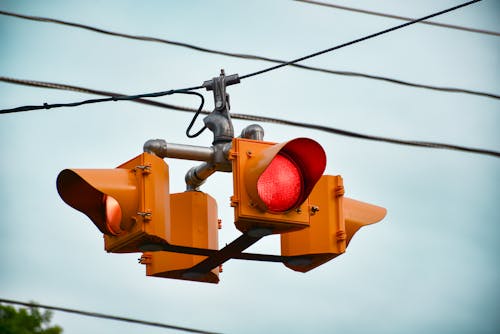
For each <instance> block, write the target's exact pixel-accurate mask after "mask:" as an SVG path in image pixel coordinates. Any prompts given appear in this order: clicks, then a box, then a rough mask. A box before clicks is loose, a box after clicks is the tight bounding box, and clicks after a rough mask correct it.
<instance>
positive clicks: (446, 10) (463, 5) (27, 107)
mask: <svg viewBox="0 0 500 334" xmlns="http://www.w3.org/2000/svg"><path fill="white" fill-rule="evenodd" d="M479 1H481V0H472V1H468V2H465V3H462V4H460V5H457V6H454V7H451V8H448V9H445V10H442V11H439V12H436V13H433V14H430V15H427V16H424V17H421V18H419V19H416V20H414V21H411V22H406V23H403V24H400V25H398V26H394V27H392V28H388V29H385V30H382V31H379V32H376V33H374V34H370V35H367V36H364V37H361V38H358V39H355V40H352V41H350V42H347V43H343V44H339V45H336V46H333V47H331V48H328V49H324V50H321V51H318V52H315V53H312V54H309V55H307V56H303V57H300V58H297V59H295V60H291V61H288V62H286V63H283V64H279V65H275V66H271V67H268V68H265V69H262V70H260V71H256V72H252V73H249V74H245V75H243V76H241V77H240V80H243V79H247V78H250V77H253V76H256V75H260V74H264V73H267V72H270V71H274V70H277V69H279V68H282V67H285V66H288V65H293V64H295V63H297V62H300V61H303V60H306V59H310V58H313V57H317V56H319V55H322V54H325V53H328V52H332V51H334V50H338V49H341V48H344V47H346V46H350V45H353V44H356V43H359V42H362V41H365V40H368V39H371V38H374V37H378V36H380V35H383V34H386V33H389V32H392V31H395V30H398V29H401V28H404V27H406V26H409V25H412V24H415V23H417V22H420V21H423V20H426V19H428V18H431V17H435V16H438V15H441V14H444V13H448V12H450V11H453V10H456V9H459V8H462V7H465V6H468V5H471V4H473V3H476V2H479ZM0 13H1V12H0ZM200 88H204V87H203V85H202V86H196V87H190V88H183V89H175V90H169V91H163V92H157V93H147V94H139V95H127V96H113V97H111V98H105V99H93V100H86V101H80V102H73V103H57V104H47V103H44V104H43V105H41V106H21V107H17V108H12V109H2V110H0V114H6V113H12V112H20V111H29V110H38V109H51V108H59V107H76V106H80V105H83V104H90V103H98V102H109V101H120V100H134V99H139V98H142V97H158V96H164V95H171V94H175V93H178V92H180V91H190V90H196V89H200Z"/></svg>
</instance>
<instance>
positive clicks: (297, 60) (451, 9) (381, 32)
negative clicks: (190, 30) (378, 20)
mask: <svg viewBox="0 0 500 334" xmlns="http://www.w3.org/2000/svg"><path fill="white" fill-rule="evenodd" d="M479 1H481V0H472V1H468V2H465V3H463V4H461V5H458V6H454V7H451V8H448V9H445V10H442V11H439V12H436V13H433V14H430V15H427V16H424V17H421V18H419V19H415V20H413V21H411V22H406V23H403V24H400V25H397V26H394V27H392V28H389V29H385V30H382V31H379V32H376V33H374V34H371V35H368V36H364V37H361V38H358V39H355V40H352V41H350V42H347V43H343V44H340V45H337V46H334V47H331V48H328V49H325V50H321V51H318V52H315V53H312V54H310V55H307V56H304V57H300V58H297V59H295V60H291V61H289V62H286V63H284V64H280V65H276V66H272V67H268V68H265V69H263V70H260V71H257V72H253V73H249V74H246V75H243V76H241V77H240V80H243V79H247V78H250V77H253V76H256V75H260V74H264V73H266V72H270V71H273V70H277V69H278V68H281V67H284V66H287V65H291V64H294V63H298V62H300V61H303V60H306V59H310V58H313V57H317V56H319V55H322V54H325V53H328V52H332V51H334V50H338V49H341V48H344V47H346V46H349V45H353V44H356V43H359V42H362V41H366V40H368V39H371V38H374V37H377V36H380V35H383V34H386V33H388V32H391V31H394V30H398V29H401V28H404V27H407V26H409V25H412V24H415V23H418V22H421V21H424V20H427V19H430V18H431V17H435V16H438V15H442V14H445V13H448V12H451V11H453V10H456V9H459V8H462V7H465V6H468V5H471V4H473V3H476V2H479Z"/></svg>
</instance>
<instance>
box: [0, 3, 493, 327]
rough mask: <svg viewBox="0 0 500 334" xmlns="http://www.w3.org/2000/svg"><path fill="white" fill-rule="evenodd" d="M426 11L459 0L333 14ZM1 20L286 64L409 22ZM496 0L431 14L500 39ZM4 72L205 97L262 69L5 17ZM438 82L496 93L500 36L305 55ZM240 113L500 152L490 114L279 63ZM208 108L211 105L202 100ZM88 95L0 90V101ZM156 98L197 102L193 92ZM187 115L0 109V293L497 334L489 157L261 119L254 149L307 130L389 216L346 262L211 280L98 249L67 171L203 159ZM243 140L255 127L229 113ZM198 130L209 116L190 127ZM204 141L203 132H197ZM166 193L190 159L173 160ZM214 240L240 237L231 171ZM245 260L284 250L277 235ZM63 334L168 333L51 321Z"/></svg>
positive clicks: (129, 108) (473, 100)
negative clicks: (71, 194)
mask: <svg viewBox="0 0 500 334" xmlns="http://www.w3.org/2000/svg"><path fill="white" fill-rule="evenodd" d="M335 3H337V4H344V5H351V6H354V7H359V8H364V9H370V10H376V11H384V12H388V13H393V14H399V15H404V16H409V17H420V16H424V15H427V14H430V13H432V12H435V11H439V10H442V9H445V8H448V7H451V6H454V5H457V4H459V3H460V2H459V1H444V0H443V1H431V0H422V1H412V2H410V1H397V0H386V1H377V2H374V1H368V0H366V1H355V2H353V1H340V0H339V1H335ZM0 9H1V10H6V11H13V12H18V13H23V14H27V15H38V16H46V17H52V18H58V19H61V20H68V21H74V22H80V23H84V24H88V25H95V26H97V27H100V28H103V29H109V30H112V31H120V32H124V33H130V34H136V35H145V36H156V37H160V38H166V39H171V40H175V41H182V42H186V43H192V44H195V45H199V46H204V47H207V48H213V49H218V50H225V51H232V52H241V53H253V54H258V55H263V56H269V57H275V58H281V59H294V58H297V57H300V56H303V55H306V54H310V53H313V52H316V51H318V50H322V49H326V48H329V47H331V46H334V45H336V44H340V43H344V42H347V41H350V40H352V39H355V38H359V37H362V36H364V35H368V34H371V33H373V32H376V31H379V30H382V29H385V28H388V27H391V26H394V25H397V24H399V23H400V21H397V20H393V19H387V18H381V17H373V16H369V15H364V14H358V13H352V12H347V11H341V10H336V9H331V8H325V7H320V6H314V5H308V4H303V3H298V2H293V1H264V0H262V1H140V2H139V1H118V0H115V1H97V0H87V1H68V0H64V1H63V0H61V1H55V0H54V1H43V2H42V1H0ZM499 15H500V2H499V1H496V0H485V1H482V2H480V3H477V4H474V5H471V6H469V7H466V8H462V9H459V10H457V11H455V12H452V13H449V14H446V15H443V16H441V17H438V18H436V19H435V20H436V21H439V22H446V23H451V24H457V25H464V26H469V27H475V28H480V29H487V30H494V31H500V20H499ZM0 42H1V43H0V45H1V46H0V50H1V56H0V75H2V76H7V77H14V78H21V79H31V80H40V81H52V82H58V83H65V84H73V85H79V86H84V87H89V88H94V89H102V90H110V91H116V92H120V93H124V94H136V93H148V92H156V91H163V90H168V89H175V88H184V87H191V86H197V85H200V84H201V83H202V82H203V81H204V80H208V79H211V78H212V77H214V76H217V75H218V74H219V71H220V69H221V68H224V69H225V70H226V73H227V74H233V73H238V74H239V75H240V76H241V75H245V74H248V73H251V72H254V71H257V70H260V69H263V68H266V67H268V66H271V64H269V63H264V62H261V61H251V60H243V59H235V58H229V57H224V56H218V55H211V54H206V53H201V52H196V51H193V50H189V49H185V48H180V47H176V46H168V45H162V44H157V43H147V42H141V41H133V40H126V39H121V38H116V37H111V36H106V35H102V34H97V33H93V32H88V31H83V30H79V29H76V28H70V27H64V26H60V25H55V24H51V23H41V22H31V21H26V20H21V19H17V18H12V17H6V16H0ZM305 64H307V65H311V66H318V67H325V68H329V69H335V70H346V71H357V72H364V73H369V74H374V75H383V76H388V77H393V78H397V79H401V80H407V81H411V82H417V83H425V84H432V85H438V86H452V87H460V88H467V89H473V90H481V91H487V92H492V93H496V94H498V93H500V92H499V89H500V75H499V65H500V38H499V37H495V36H487V35H481V34H477V33H470V32H463V31H456V30H451V29H445V28H439V27H432V26H427V25H421V24H420V25H413V26H411V27H407V28H405V29H401V30H398V31H395V32H392V33H389V34H387V35H384V36H381V37H378V38H376V39H372V40H368V41H365V42H362V43H359V44H356V45H353V46H350V47H347V48H344V49H342V50H338V51H335V52H332V53H329V54H326V55H322V56H320V57H316V58H314V59H311V60H308V61H306V62H305ZM228 92H229V93H230V95H231V107H232V111H233V112H235V113H243V114H251V115H263V116H270V117H277V118H284V119H289V120H293V121H303V122H309V123H314V124H321V125H326V126H331V127H336V128H341V129H345V130H351V131H357V132H363V133H368V134H372V135H380V136H387V137H396V138H402V139H412V140H426V141H437V142H445V143H450V144H458V145H464V146H472V147H480V148H486V149H491V150H496V151H499V150H500V131H499V130H498V128H499V125H500V102H499V100H495V99H492V98H486V97H479V96H472V95H465V94H456V93H445V92H437V91H430V90H424V89H416V88H410V87H405V86H400V85H394V84H390V83H386V82H381V81H374V80H367V79H361V78H353V77H343V76H334V75H328V74H322V73H317V72H311V71H305V70H301V69H296V68H291V67H287V68H282V69H280V70H276V71H273V72H270V73H266V74H264V75H260V76H256V77H253V78H249V79H247V80H244V81H242V83H241V84H239V85H235V86H231V87H230V88H228ZM204 95H205V97H206V99H207V103H208V105H207V107H208V108H210V109H211V108H213V101H212V94H211V93H210V92H204ZM92 97H93V96H91V95H86V94H80V93H74V92H67V91H58V90H49V89H42V88H34V87H24V86H18V85H12V84H7V83H0V108H2V109H3V108H12V107H17V106H21V105H29V104H34V105H39V104H42V103H44V102H47V103H64V102H74V101H80V100H84V99H88V98H92ZM157 100H158V101H163V102H166V103H174V104H179V105H184V106H190V107H196V106H197V105H198V99H197V98H196V97H192V96H169V97H163V98H158V99H157ZM191 118H192V114H190V113H183V112H179V111H173V110H168V109H160V108H156V107H152V106H145V105H141V104H137V103H132V102H113V103H101V104H94V105H87V106H81V107H77V108H59V109H52V110H49V111H45V110H44V111H31V112H24V113H14V114H5V115H1V116H0V152H1V161H2V170H1V176H0V203H1V204H0V208H1V215H2V219H1V223H0V254H1V259H2V260H1V261H0V296H1V297H2V298H10V299H16V300H21V301H31V300H33V301H37V302H39V303H42V304H49V305H57V306H62V307H68V308H77V309H82V310H87V311H94V312H101V313H109V314H114V315H120V316H125V317H133V318H139V319H144V320H150V321H157V322H164V323H168V324H174V325H179V326H187V327H193V328H198V329H204V330H211V331H220V332H224V333H337V332H338V333H366V332H370V333H498V332H499V331H500V318H499V317H498V310H499V309H500V284H499V282H500V270H499V264H500V262H499V258H500V256H499V252H500V246H499V244H498V237H499V235H500V224H499V223H500V210H499V204H500V196H499V195H500V190H499V189H500V187H499V186H500V159H498V158H494V157H491V156H485V155H478V154H470V153H463V152H456V151H447V150H437V149H426V148H414V147H406V146H400V145H393V144H386V143H378V142H372V141H367V140H360V139H352V138H346V137H341V136H336V135H331V134H327V133H324V132H319V131H314V130H307V129H302V128H297V127H288V126H281V125H272V124H266V123H261V125H262V126H263V127H264V129H265V131H266V135H265V139H266V140H268V141H276V142H282V141H286V140H289V139H292V138H295V137H299V136H300V137H310V138H313V139H314V140H316V141H318V142H319V143H321V145H322V146H323V147H324V149H325V151H326V153H327V159H328V163H327V168H326V173H327V174H333V175H338V174H340V175H342V176H343V178H344V185H345V188H346V196H348V197H351V198H355V199H358V200H362V201H366V202H370V203H373V204H377V205H380V206H383V207H385V208H387V210H388V214H387V217H386V218H385V219H384V220H383V221H382V222H381V223H379V224H375V225H372V226H369V227H366V228H364V229H362V230H361V231H360V232H358V234H357V235H356V236H355V237H354V239H353V241H352V242H351V244H350V245H349V248H348V249H347V252H346V253H345V254H344V255H342V256H340V257H338V258H336V259H334V260H333V261H330V262H328V263H326V264H324V265H323V266H321V267H318V268H317V269H315V270H313V271H311V272H309V273H306V274H302V273H297V272H294V271H291V270H289V269H287V268H286V267H285V266H283V265H281V264H276V263H259V262H251V261H239V260H231V261H229V262H227V263H226V264H225V265H224V272H223V273H222V274H221V275H220V279H221V281H220V283H219V284H218V285H214V284H204V283H196V282H189V281H180V280H170V279H161V278H150V277H146V276H145V268H144V267H142V266H141V265H139V264H137V258H138V257H139V254H108V253H106V252H105V251H104V249H103V241H102V238H101V235H100V233H99V231H98V230H97V229H96V228H95V226H94V225H93V224H92V223H91V222H90V220H89V219H88V218H87V217H86V216H84V215H83V214H81V213H80V212H78V211H76V210H74V209H72V208H71V207H69V206H68V205H66V204H65V203H64V202H63V201H62V200H61V199H60V197H59V195H58V193H57V190H56V186H55V180H56V177H57V175H58V173H59V172H60V171H61V170H63V169H65V168H114V167H115V166H117V165H119V164H121V163H123V162H125V161H127V160H129V159H130V158H132V157H134V156H136V155H138V154H139V153H141V151H142V145H143V143H144V142H145V141H146V140H148V139H151V138H163V139H165V140H166V141H167V142H172V143H182V144H191V145H202V146H210V143H211V141H212V134H211V133H210V132H209V131H206V132H205V133H203V134H202V135H201V136H199V137H198V138H195V139H188V138H187V137H186V136H185V134H184V132H185V129H186V127H187V125H188V124H189V121H190V120H191ZM233 123H234V127H235V133H236V134H239V133H240V131H241V129H242V128H243V127H245V126H247V125H249V124H251V123H250V122H245V121H238V120H233ZM197 124H198V125H200V124H201V122H198V123H197ZM195 128H196V126H195ZM167 163H168V164H169V166H170V182H171V193H174V192H181V191H184V188H185V186H184V174H185V173H186V172H187V170H188V169H189V168H190V167H192V166H194V165H197V164H198V162H192V161H180V160H173V159H167ZM202 190H203V191H205V192H207V193H209V194H210V195H212V196H213V197H214V198H216V200H217V202H218V207H219V217H220V218H221V219H222V221H223V229H222V230H221V231H220V233H219V244H220V245H221V246H223V245H225V244H226V243H229V242H231V241H232V240H234V239H235V238H236V237H238V235H239V232H238V231H237V230H236V228H235V227H234V225H233V223H232V219H233V211H232V208H230V206H229V197H230V196H231V194H232V177H231V175H230V174H228V173H218V174H216V175H214V176H212V177H211V178H210V179H209V180H208V181H207V182H206V184H205V185H204V186H202ZM248 251H252V252H261V253H271V254H279V237H277V236H271V237H266V238H265V239H263V240H261V241H260V242H259V243H257V244H256V245H254V246H252V248H250V249H249V250H248ZM53 322H54V323H57V324H59V325H61V326H62V327H63V328H64V330H65V333H72V334H73V333H74V334H83V333H144V332H146V333H174V332H175V331H169V330H162V329H156V328H152V327H147V328H146V327H143V326H140V325H132V324H127V323H121V322H116V321H109V320H101V319H94V318H87V317H81V316H77V315H71V314H65V313H60V312H56V313H55V316H54V320H53Z"/></svg>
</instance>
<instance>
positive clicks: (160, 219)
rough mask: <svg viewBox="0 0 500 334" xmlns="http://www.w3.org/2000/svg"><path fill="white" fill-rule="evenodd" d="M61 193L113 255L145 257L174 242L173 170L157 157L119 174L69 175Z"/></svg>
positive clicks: (144, 157)
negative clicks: (148, 250) (151, 248)
mask: <svg viewBox="0 0 500 334" xmlns="http://www.w3.org/2000/svg"><path fill="white" fill-rule="evenodd" d="M57 191H58V192H59V195H60V196H61V198H62V199H63V200H64V201H65V202H66V203H67V204H68V205H69V206H71V207H73V208H75V209H76V210H78V211H81V212H83V213H84V214H85V215H87V216H88V217H89V218H90V220H91V221H92V222H93V223H94V225H95V226H96V227H97V228H98V229H99V231H101V232H102V233H103V234H104V248H105V249H106V251H108V252H112V253H133V252H141V246H143V245H146V244H151V243H153V244H154V243H158V242H164V241H168V240H169V238H170V231H169V229H168V226H169V220H170V216H169V212H170V200H169V174H168V165H167V164H166V163H165V162H164V161H163V159H161V158H159V157H157V156H155V155H153V154H149V153H143V154H140V155H138V156H137V157H135V158H133V159H131V160H130V161H127V162H125V163H123V164H122V165H120V166H118V167H117V168H115V169H65V170H63V171H62V172H60V173H59V175H58V177H57Z"/></svg>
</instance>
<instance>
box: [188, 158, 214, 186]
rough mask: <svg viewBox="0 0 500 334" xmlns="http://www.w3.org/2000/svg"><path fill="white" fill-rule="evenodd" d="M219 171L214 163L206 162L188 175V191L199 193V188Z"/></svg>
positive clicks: (194, 168) (191, 170)
mask: <svg viewBox="0 0 500 334" xmlns="http://www.w3.org/2000/svg"><path fill="white" fill-rule="evenodd" d="M216 171H217V169H216V167H215V165H214V164H213V163H209V162H204V163H202V164H201V165H199V166H195V167H193V168H191V169H190V170H188V172H187V173H186V177H185V180H186V190H187V191H198V188H199V187H200V186H201V185H202V184H203V183H205V180H206V179H208V177H209V176H210V175H212V174H213V173H215V172H216Z"/></svg>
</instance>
